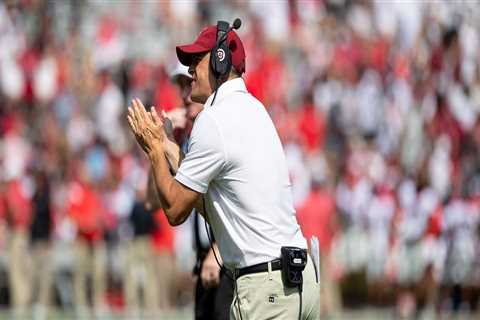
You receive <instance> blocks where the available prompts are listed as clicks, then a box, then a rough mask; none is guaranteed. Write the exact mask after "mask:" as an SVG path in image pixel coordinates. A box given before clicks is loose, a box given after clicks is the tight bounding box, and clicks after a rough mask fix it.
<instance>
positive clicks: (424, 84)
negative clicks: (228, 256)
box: [0, 0, 480, 319]
mask: <svg viewBox="0 0 480 320" xmlns="http://www.w3.org/2000/svg"><path fill="white" fill-rule="evenodd" d="M479 14H480V6H479V5H478V3H477V2H476V1H451V2H447V1H425V2H424V1H348V0H335V1H334V0H331V1H267V0H265V1H250V2H246V1H233V0H231V1H225V2H224V1H201V0H198V1H194V0H191V1H190V0H189V1H186V0H185V1H180V0H179V1H127V0H125V1H123V0H121V1H64V2H60V1H58V2H56V1H35V0H20V1H5V2H2V3H0V189H1V193H0V200H1V201H0V307H1V308H2V310H3V311H2V313H1V314H2V315H4V317H5V318H11V317H12V316H17V317H19V318H22V319H23V317H27V316H26V315H29V314H30V313H29V312H31V311H33V313H34V314H35V315H36V318H42V315H43V317H45V315H47V311H46V310H47V309H46V307H45V303H50V304H52V305H53V309H54V310H55V311H54V313H55V314H56V316H58V317H59V318H63V317H69V316H73V315H74V314H76V315H79V316H80V317H83V318H89V317H92V316H93V315H98V316H100V317H105V318H109V317H110V316H111V315H112V314H115V315H119V314H127V312H128V310H129V306H131V305H129V301H130V300H128V299H126V295H125V294H124V293H125V288H126V287H127V285H126V283H130V285H133V286H135V284H136V283H139V284H140V285H142V284H143V285H144V286H145V287H148V288H149V289H148V290H153V291H151V292H154V294H153V296H154V297H155V299H154V300H155V301H156V302H155V303H154V306H153V307H152V308H153V309H152V310H153V311H152V312H153V313H155V312H157V315H158V314H160V315H162V316H161V318H162V319H163V318H167V316H168V315H169V316H170V317H172V318H176V317H178V318H189V314H190V312H191V303H192V286H193V285H192V280H191V269H192V267H193V263H194V253H193V251H192V243H193V240H192V237H191V230H190V229H191V226H190V225H189V224H188V223H187V224H186V225H183V226H181V227H179V228H175V229H173V228H171V227H169V226H168V224H167V222H166V220H165V219H164V218H163V216H162V214H161V212H160V213H156V214H155V223H152V225H155V228H154V229H152V230H149V231H148V232H146V234H147V235H145V234H143V235H142V236H139V237H137V236H136V235H135V234H134V232H132V223H134V222H133V221H132V219H131V218H130V216H131V213H132V209H133V208H134V204H135V203H136V202H138V201H140V200H141V199H142V194H143V191H144V190H142V189H143V188H142V187H141V186H142V185H144V184H145V181H146V172H147V169H148V164H147V161H146V158H145V157H144V155H143V154H142V152H141V150H139V148H138V147H137V146H136V145H135V141H134V139H133V137H132V135H131V134H130V133H129V131H128V130H127V124H126V121H125V112H126V107H127V105H128V101H130V99H131V98H133V97H139V98H140V99H142V101H144V102H145V104H146V105H155V106H157V107H159V108H163V109H165V110H167V111H169V112H171V113H172V115H174V116H175V115H177V116H178V114H179V113H181V112H180V111H179V109H178V107H179V106H180V104H181V100H180V97H179V94H178V92H177V91H176V90H177V89H176V87H175V86H174V85H173V84H172V83H171V81H170V75H171V73H172V72H173V70H174V69H175V68H176V64H177V61H176V56H175V50H174V46H175V45H176V44H179V43H186V42H189V41H191V40H192V39H193V38H194V36H195V35H197V34H198V33H199V32H200V30H201V28H202V27H203V26H205V25H207V24H214V23H215V22H216V21H217V19H224V20H227V21H233V19H234V18H236V17H240V18H241V19H242V21H243V25H242V28H241V29H240V30H239V33H240V36H241V37H242V39H243V41H244V44H245V47H246V52H247V65H246V70H247V72H246V75H245V77H244V78H245V80H246V83H247V87H248V89H249V91H250V92H251V93H252V94H253V95H254V96H256V97H257V98H258V99H260V100H261V101H262V102H263V103H264V104H265V106H266V108H267V109H268V112H269V113H270V115H271V117H272V119H273V121H274V123H275V125H276V127H277V129H278V132H279V134H280V137H281V139H282V141H283V143H284V147H285V153H286V156H287V161H288V164H289V168H290V173H291V180H292V185H293V196H294V202H295V206H296V208H297V210H298V216H299V220H300V223H301V224H302V227H303V228H304V232H305V233H306V234H307V235H311V234H316V235H317V236H319V238H320V244H321V249H322V266H323V275H322V278H323V281H324V285H325V291H324V292H323V293H322V297H324V298H325V299H324V302H322V303H323V304H324V306H323V307H324V310H325V312H328V313H330V315H337V317H338V318H345V319H348V318H351V317H353V316H355V317H357V316H358V317H360V316H362V315H364V317H365V318H367V319H373V318H379V319H385V318H393V316H394V314H395V313H397V314H398V315H405V316H408V315H411V314H413V313H414V312H415V310H416V309H418V310H420V311H422V315H424V316H426V317H432V318H433V317H434V315H435V314H444V315H445V314H447V315H448V314H450V313H455V312H458V313H459V314H462V315H465V316H471V317H475V315H477V316H478V314H479V311H478V307H477V304H478V290H479V288H480V261H479V260H480V254H479V253H480V243H479V232H480V202H479V199H480V197H479V196H480V151H479V150H480V121H479V116H478V114H479V112H480V67H479V65H480V64H479V62H480V51H479V44H480V42H479V41H480V38H479V35H480V33H479V32H480V25H479V24H480V19H478V16H479ZM46 190H49V192H46ZM47 204H49V205H47ZM79 239H82V241H83V242H80V241H79ZM142 241H143V242H145V241H146V242H147V243H148V246H147V247H148V248H149V249H148V250H150V251H148V253H147V254H143V255H142V253H139V251H140V249H138V248H140V247H141V248H145V246H139V245H138V244H139V243H141V242H142ZM150 243H151V244H152V246H151V248H150V247H149V246H150ZM136 248H137V249H136ZM142 250H143V249H142ZM141 259H144V260H141ZM90 278H91V279H90ZM87 279H88V280H93V281H92V282H91V283H90V285H86V284H88V283H89V282H88V281H84V280H87ZM146 279H147V280H146ZM152 286H153V287H152ZM45 288H47V289H45ZM49 290H50V291H49ZM147 295H148V296H150V295H149V294H145V296H147ZM87 297H89V298H88V299H87ZM131 301H134V300H131ZM90 305H91V307H90ZM49 309H50V312H52V308H49ZM131 309H135V308H131ZM146 309H147V308H146V307H140V312H144V313H145V315H147V314H148V311H151V310H146ZM475 309H476V310H475ZM342 310H343V311H342ZM359 310H360V311H359ZM365 310H366V311H365ZM137 311H138V310H137ZM343 312H346V313H343ZM475 312H476V313H475ZM342 315H343V316H342ZM0 317H1V316H0ZM51 317H52V313H50V318H51ZM126 318H128V316H126Z"/></svg>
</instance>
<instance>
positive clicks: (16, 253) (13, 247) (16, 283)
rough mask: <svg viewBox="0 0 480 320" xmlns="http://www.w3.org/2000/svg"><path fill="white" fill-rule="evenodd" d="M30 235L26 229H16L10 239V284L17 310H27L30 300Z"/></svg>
mask: <svg viewBox="0 0 480 320" xmlns="http://www.w3.org/2000/svg"><path fill="white" fill-rule="evenodd" d="M28 241H29V236H28V233H27V231H26V230H23V229H16V230H13V231H12V233H11V235H10V241H9V251H10V255H9V259H8V272H9V286H10V290H11V291H10V292H11V295H12V306H13V308H14V309H15V310H16V311H19V312H21V311H25V310H26V308H27V307H28V304H29V302H30V294H31V290H30V279H29V275H30V272H29V271H30V270H29V266H30V265H29V262H30V261H29V252H28V246H29V243H28Z"/></svg>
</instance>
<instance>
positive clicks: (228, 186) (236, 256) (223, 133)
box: [175, 78, 307, 269]
mask: <svg viewBox="0 0 480 320" xmlns="http://www.w3.org/2000/svg"><path fill="white" fill-rule="evenodd" d="M212 99H213V95H212V96H210V97H209V98H208V100H207V102H206V103H205V106H204V109H203V111H202V112H201V113H199V114H198V116H197V118H196V120H195V123H194V125H193V129H192V133H191V136H190V141H189V144H188V150H187V154H186V155H185V159H183V161H182V163H181V165H180V168H179V169H178V172H177V175H176V176H175V179H176V180H177V181H179V182H180V183H182V184H183V185H185V186H187V187H188V188H190V189H193V190H195V191H197V192H199V193H202V194H205V205H206V209H207V212H208V218H209V220H210V225H211V227H212V229H213V232H214V234H215V239H216V242H217V245H218V247H219V249H220V253H221V255H222V258H223V262H224V264H225V266H226V267H227V268H229V269H232V268H242V267H246V266H251V265H254V264H257V263H262V262H266V261H269V260H273V259H276V258H279V257H280V248H281V247H282V246H296V247H300V248H306V247H307V243H306V240H305V238H304V237H303V235H302V232H301V230H300V226H299V225H298V222H297V218H296V215H295V210H294V208H293V201H292V191H291V184H290V181H289V177H288V170H287V164H286V161H285V155H284V153H283V149H282V145H281V143H280V139H279V137H278V134H277V131H276V130H275V127H274V125H273V122H272V120H271V119H270V116H269V115H268V113H267V111H266V110H265V107H264V106H263V105H262V103H260V102H259V101H258V100H257V99H255V98H254V97H253V96H252V95H250V94H249V93H248V92H247V89H246V87H245V83H244V82H243V79H242V78H237V79H234V80H229V81H227V82H225V83H223V84H222V85H221V86H220V88H219V89H218V92H217V97H216V98H215V102H214V104H213V106H210V104H211V101H212Z"/></svg>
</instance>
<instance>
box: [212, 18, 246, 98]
mask: <svg viewBox="0 0 480 320" xmlns="http://www.w3.org/2000/svg"><path fill="white" fill-rule="evenodd" d="M241 25H242V20H240V19H239V18H237V19H235V21H233V25H232V26H231V27H230V24H229V23H228V22H226V21H218V22H217V42H216V45H215V47H214V48H213V49H212V50H211V51H210V68H211V70H212V72H213V75H214V77H215V79H216V88H215V94H214V96H213V99H212V103H211V104H210V105H213V103H214V102H215V98H216V97H217V91H218V87H219V86H220V84H221V81H222V80H224V79H225V78H226V77H228V74H229V73H230V70H232V52H230V46H229V44H228V41H226V40H227V37H228V33H229V32H230V31H232V30H233V29H236V30H237V29H239V28H240V26H241Z"/></svg>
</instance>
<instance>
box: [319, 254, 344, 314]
mask: <svg viewBox="0 0 480 320" xmlns="http://www.w3.org/2000/svg"><path fill="white" fill-rule="evenodd" d="M329 258H330V256H329V255H322V256H321V258H320V285H321V291H320V292H321V296H322V303H321V310H322V315H323V314H337V313H338V312H340V311H341V309H342V302H341V301H342V298H341V295H340V287H339V284H338V282H337V281H336V280H335V279H334V278H333V276H332V274H331V273H330V270H329V269H328V259H329Z"/></svg>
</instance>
